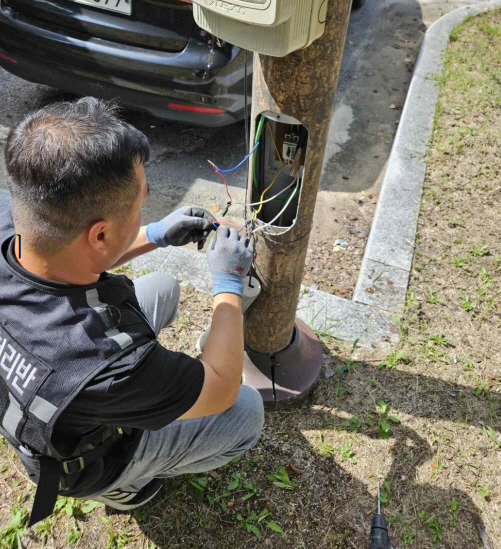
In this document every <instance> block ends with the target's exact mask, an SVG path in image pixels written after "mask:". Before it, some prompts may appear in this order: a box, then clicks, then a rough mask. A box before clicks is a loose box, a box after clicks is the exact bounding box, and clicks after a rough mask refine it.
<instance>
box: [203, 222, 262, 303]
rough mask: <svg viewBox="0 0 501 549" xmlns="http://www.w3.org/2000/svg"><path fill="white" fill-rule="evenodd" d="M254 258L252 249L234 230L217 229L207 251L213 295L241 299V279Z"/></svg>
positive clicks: (245, 238)
mask: <svg viewBox="0 0 501 549" xmlns="http://www.w3.org/2000/svg"><path fill="white" fill-rule="evenodd" d="M253 258H254V247H253V246H252V244H251V243H250V240H249V239H248V238H247V237H246V236H240V235H239V234H238V232H237V230H236V229H228V228H227V227H219V229H218V230H217V231H216V234H215V235H214V237H213V239H212V241H211V243H210V247H209V249H208V250H207V261H208V263H209V269H210V270H211V272H212V278H213V281H214V295H217V294H221V293H229V294H236V295H238V296H240V297H242V294H243V278H244V277H245V275H246V274H247V273H248V272H249V269H250V267H251V265H252V260H253Z"/></svg>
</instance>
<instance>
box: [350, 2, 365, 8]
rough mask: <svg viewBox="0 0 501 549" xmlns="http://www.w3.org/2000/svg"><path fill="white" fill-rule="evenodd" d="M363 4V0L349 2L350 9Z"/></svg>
mask: <svg viewBox="0 0 501 549" xmlns="http://www.w3.org/2000/svg"><path fill="white" fill-rule="evenodd" d="M364 4H365V0H353V1H352V4H351V9H352V10H358V9H359V8H361V7H362V6H363V5H364Z"/></svg>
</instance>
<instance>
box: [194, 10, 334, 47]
mask: <svg viewBox="0 0 501 549" xmlns="http://www.w3.org/2000/svg"><path fill="white" fill-rule="evenodd" d="M328 1H329V0H193V14H194V16H195V21H196V23H197V25H198V26H200V27H202V28H203V29H205V30H206V31H208V32H210V33H211V34H213V35H214V36H217V37H218V38H220V39H221V40H225V41H226V42H230V43H231V44H234V45H235V46H239V47H241V48H244V49H246V50H250V51H255V52H258V53H262V54H265V55H273V56H275V57H283V56H285V55H287V54H289V53H291V52H293V51H296V50H300V49H302V48H306V47H307V46H309V45H310V44H311V43H312V42H313V41H314V40H316V39H317V38H319V37H320V36H322V34H323V32H324V29H325V17H326V13H327V5H328Z"/></svg>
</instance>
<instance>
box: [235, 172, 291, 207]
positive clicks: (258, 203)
mask: <svg viewBox="0 0 501 549" xmlns="http://www.w3.org/2000/svg"><path fill="white" fill-rule="evenodd" d="M297 179H298V178H297V177H296V178H295V179H294V180H293V181H292V182H291V183H289V184H288V185H287V187H284V188H283V189H282V190H281V191H279V192H278V193H277V194H274V195H273V196H270V198H267V199H266V200H263V201H262V202H233V205H234V206H247V207H249V206H250V207H252V206H260V205H261V204H267V203H268V202H271V201H272V200H275V198H278V197H279V196H280V195H281V194H283V193H284V192H285V191H287V190H289V189H290V188H291V187H292V186H293V185H295V184H296V182H297Z"/></svg>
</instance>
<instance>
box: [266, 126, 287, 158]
mask: <svg viewBox="0 0 501 549" xmlns="http://www.w3.org/2000/svg"><path fill="white" fill-rule="evenodd" d="M266 128H267V129H268V131H269V132H270V137H271V140H272V142H273V145H274V147H275V152H276V153H277V156H278V159H279V160H280V162H282V163H283V159H282V155H281V154H280V151H279V150H278V147H277V142H276V141H275V136H274V135H273V130H272V129H271V126H270V124H269V122H266Z"/></svg>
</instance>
